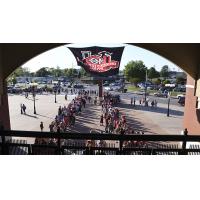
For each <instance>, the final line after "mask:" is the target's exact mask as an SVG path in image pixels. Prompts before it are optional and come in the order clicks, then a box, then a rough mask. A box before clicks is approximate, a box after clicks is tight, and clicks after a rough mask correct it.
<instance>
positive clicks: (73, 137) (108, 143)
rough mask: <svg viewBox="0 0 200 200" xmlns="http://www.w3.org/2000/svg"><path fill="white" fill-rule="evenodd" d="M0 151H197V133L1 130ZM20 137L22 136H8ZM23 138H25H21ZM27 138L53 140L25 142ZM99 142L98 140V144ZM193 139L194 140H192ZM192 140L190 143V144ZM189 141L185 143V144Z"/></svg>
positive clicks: (85, 152)
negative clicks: (150, 133) (52, 140)
mask: <svg viewBox="0 0 200 200" xmlns="http://www.w3.org/2000/svg"><path fill="white" fill-rule="evenodd" d="M0 137H1V142H0V154H4V155H9V154H28V155H35V154H36V155H37V154H41V155H45V154H53V155H54V154H56V155H63V154H64V155H65V154H79V155H80V154H81V155H96V154H98V155H99V154H100V155H101V154H102V155H110V154H111V155H192V154H200V146H199V145H198V144H197V143H196V142H200V136H197V135H136V134H135V135H116V134H99V133H98V134H96V133H69V132H67V133H50V132H31V131H10V130H0ZM12 137H17V138H18V137H20V138H21V140H11V138H12ZM23 138H26V140H23ZM27 138H37V139H39V140H40V139H43V140H50V139H54V140H55V141H56V142H55V143H52V144H51V143H48V144H44V143H42V144H41V143H40V144H36V143H34V144H31V143H27V141H29V140H27ZM97 142H99V144H97ZM194 142H195V144H194ZM192 143H193V144H192ZM187 144H188V145H187Z"/></svg>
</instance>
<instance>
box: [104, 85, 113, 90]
mask: <svg viewBox="0 0 200 200" xmlns="http://www.w3.org/2000/svg"><path fill="white" fill-rule="evenodd" d="M104 90H106V91H112V88H111V87H109V86H106V87H104Z"/></svg>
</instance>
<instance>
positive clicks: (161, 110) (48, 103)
mask: <svg viewBox="0 0 200 200" xmlns="http://www.w3.org/2000/svg"><path fill="white" fill-rule="evenodd" d="M123 96H124V95H123ZM123 96H122V101H121V103H120V104H119V106H118V107H119V109H120V112H121V113H123V114H125V115H126V117H127V122H128V124H129V125H130V126H131V127H133V128H134V129H136V130H141V131H144V132H145V133H148V134H180V133H181V131H182V130H183V127H182V122H183V112H184V108H183V107H180V106H177V105H171V106H170V117H167V116H166V113H167V105H166V104H159V105H158V108H151V107H148V108H147V107H144V106H139V105H136V107H134V106H131V105H130V100H128V99H127V98H124V97H123ZM54 98H55V96H54V95H51V94H49V95H37V96H36V112H37V114H36V115H34V114H33V113H34V110H33V98H32V96H29V98H28V99H26V98H25V97H24V96H23V95H9V108H10V119H11V129H12V130H27V131H40V122H41V121H42V122H43V123H44V131H49V124H50V123H51V122H52V121H53V120H54V119H55V116H56V115H57V112H58V107H59V106H64V105H65V106H67V105H68V104H69V103H70V101H71V100H72V99H73V98H74V96H70V95H68V100H67V101H66V100H65V98H64V95H57V103H55V102H54ZM20 103H24V104H25V105H26V107H27V109H26V115H23V114H21V112H20ZM136 103H137V102H136ZM100 115H101V106H95V105H93V104H87V105H86V108H85V109H83V111H82V114H81V115H80V116H77V119H76V125H75V127H73V128H71V129H69V131H73V132H83V133H86V132H89V131H90V130H91V129H95V130H96V131H98V132H101V131H103V130H104V126H100V124H99V120H100Z"/></svg>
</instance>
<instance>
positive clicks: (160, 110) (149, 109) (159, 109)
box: [118, 103, 184, 116]
mask: <svg viewBox="0 0 200 200" xmlns="http://www.w3.org/2000/svg"><path fill="white" fill-rule="evenodd" d="M118 107H119V108H125V109H131V110H142V111H147V112H154V113H161V114H167V108H162V107H157V108H152V107H151V106H148V107H145V106H143V105H136V106H133V105H132V106H131V105H130V104H125V103H121V104H119V106H118ZM169 110H170V111H169V113H170V115H177V116H183V115H184V112H183V111H179V110H173V109H170V108H169Z"/></svg>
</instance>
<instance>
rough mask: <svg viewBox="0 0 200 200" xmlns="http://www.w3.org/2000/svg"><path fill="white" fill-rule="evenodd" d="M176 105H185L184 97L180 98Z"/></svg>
mask: <svg viewBox="0 0 200 200" xmlns="http://www.w3.org/2000/svg"><path fill="white" fill-rule="evenodd" d="M178 103H179V104H180V105H181V106H184V105H185V97H180V98H179V100H178Z"/></svg>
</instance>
